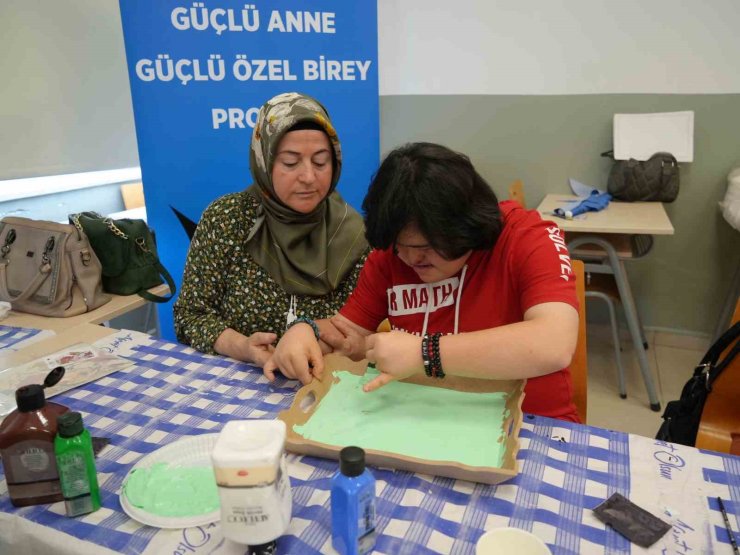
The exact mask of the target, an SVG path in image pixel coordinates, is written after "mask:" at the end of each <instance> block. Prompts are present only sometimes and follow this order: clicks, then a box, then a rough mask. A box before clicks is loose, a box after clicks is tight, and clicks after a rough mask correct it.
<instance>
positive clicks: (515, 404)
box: [278, 354, 526, 484]
mask: <svg viewBox="0 0 740 555" xmlns="http://www.w3.org/2000/svg"><path fill="white" fill-rule="evenodd" d="M325 364H326V366H325V376H324V379H323V380H322V381H318V380H314V381H313V382H312V383H310V384H308V385H305V386H303V387H302V388H301V389H299V390H298V393H296V396H295V399H294V400H293V404H292V405H291V406H290V408H289V409H288V410H286V411H282V412H281V413H280V414H279V415H278V418H279V419H280V420H282V421H283V422H285V424H286V427H287V438H286V443H285V446H286V449H287V450H288V451H290V452H293V453H298V454H301V455H312V456H316V457H324V458H329V459H335V460H338V459H339V451H340V450H341V449H342V447H344V446H343V445H329V444H327V443H320V442H317V441H313V440H309V439H305V438H304V437H303V436H301V435H298V434H297V433H296V432H295V431H294V428H293V427H294V426H296V425H302V424H305V423H306V422H307V421H308V420H309V419H310V418H311V416H313V414H314V412H315V411H316V409H317V407H318V405H319V403H320V402H321V399H323V398H324V396H325V395H326V394H327V393H328V392H329V389H330V388H331V386H332V385H333V384H334V383H336V382H337V381H338V378H335V377H334V375H333V373H334V372H338V371H341V370H346V371H349V372H352V373H353V374H356V375H363V374H364V373H365V369H366V368H367V361H364V360H363V361H359V362H353V361H351V360H349V359H348V358H345V357H340V356H338V355H333V354H332V355H328V356H327V357H326V358H325ZM403 381H404V382H407V383H414V384H418V385H423V386H427V387H441V388H447V389H453V390H457V391H467V392H482V393H492V392H504V393H506V394H507V399H506V408H507V409H508V412H509V418H507V419H506V421H505V422H504V425H503V429H504V439H503V441H504V442H505V451H504V457H503V461H502V464H501V467H487V466H469V465H466V464H462V463H459V462H456V461H430V460H425V459H419V458H415V457H409V456H406V455H401V454H399V453H391V452H388V451H378V450H374V449H368V450H366V451H365V456H366V460H367V462H368V463H369V464H372V465H375V466H381V467H387V468H395V469H399V470H409V471H412V472H420V473H424V474H433V475H437V476H446V477H449V478H455V479H459V480H470V481H472V482H482V483H484V484H498V483H500V482H503V481H505V480H508V479H510V478H513V477H514V476H516V475H517V473H518V472H519V466H518V463H517V460H516V456H517V453H518V451H519V430H520V429H521V426H522V400H523V399H524V384H525V383H526V380H478V379H472V378H460V377H456V376H448V377H446V378H445V379H443V380H437V379H431V378H427V377H426V376H415V377H413V378H409V379H406V380H403Z"/></svg>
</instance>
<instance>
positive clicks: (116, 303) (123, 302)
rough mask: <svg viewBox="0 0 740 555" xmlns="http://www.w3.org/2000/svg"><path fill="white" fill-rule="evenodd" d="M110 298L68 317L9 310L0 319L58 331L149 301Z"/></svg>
mask: <svg viewBox="0 0 740 555" xmlns="http://www.w3.org/2000/svg"><path fill="white" fill-rule="evenodd" d="M169 290H170V289H169V287H167V285H166V284H164V283H163V284H161V285H158V286H157V287H152V288H151V289H150V290H149V292H150V293H154V294H155V295H166V294H168V293H169ZM111 297H112V299H111V300H110V301H109V302H107V303H105V304H104V305H103V306H101V307H98V308H96V309H95V310H92V311H90V312H85V313H84V314H80V315H78V316H71V317H69V318H49V317H48V316H38V315H36V314H26V313H25V312H17V311H15V310H11V311H10V313H9V314H8V316H7V317H6V318H5V319H4V320H2V323H3V324H4V325H6V326H18V327H21V328H36V329H42V330H52V331H55V332H60V331H64V330H68V329H71V328H74V327H77V326H79V325H82V324H102V323H103V322H107V321H108V320H111V319H112V318H115V317H116V316H121V315H122V314H126V313H127V312H131V311H132V310H136V309H137V308H139V307H141V306H144V305H145V304H147V303H148V302H149V301H147V300H146V299H142V298H141V297H139V295H127V296H121V295H111Z"/></svg>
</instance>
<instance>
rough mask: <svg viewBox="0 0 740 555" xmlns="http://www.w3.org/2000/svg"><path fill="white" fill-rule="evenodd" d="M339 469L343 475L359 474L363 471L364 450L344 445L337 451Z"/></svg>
mask: <svg viewBox="0 0 740 555" xmlns="http://www.w3.org/2000/svg"><path fill="white" fill-rule="evenodd" d="M339 471H340V472H341V473H342V474H344V475H345V476H350V477H352V476H359V475H360V474H362V473H363V472H364V471H365V451H363V450H362V449H361V448H360V447H345V448H344V449H342V450H341V451H340V452H339Z"/></svg>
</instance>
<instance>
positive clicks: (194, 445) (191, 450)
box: [118, 434, 221, 528]
mask: <svg viewBox="0 0 740 555" xmlns="http://www.w3.org/2000/svg"><path fill="white" fill-rule="evenodd" d="M216 439H218V434H203V435H199V436H193V437H186V438H182V439H179V440H177V441H175V442H173V443H170V444H169V445H165V446H163V447H160V448H159V449H157V450H156V451H153V452H151V453H149V454H148V455H146V456H145V457H144V458H142V459H141V460H140V461H139V462H137V463H136V464H135V465H134V466H133V467H131V470H129V472H128V474H126V478H124V480H123V485H122V486H121V491H120V492H119V494H118V499H119V500H120V502H121V507H122V508H123V511H124V512H125V513H126V514H127V515H128V516H130V517H131V518H133V519H134V520H138V521H139V522H141V523H142V524H147V525H149V526H155V527H157V528H189V527H191V526H204V525H206V524H210V523H211V522H218V521H219V520H220V519H221V511H220V510H216V511H211V512H209V513H203V514H202V515H194V516H182V517H168V516H160V515H155V514H152V513H149V512H147V511H145V510H143V509H140V508H139V507H135V506H134V505H133V504H132V503H131V502H129V500H128V498H127V497H126V487H125V486H126V482H127V481H128V479H129V478H130V477H131V473H132V472H133V471H134V470H138V469H140V468H149V467H151V466H153V465H155V464H157V463H167V464H169V465H170V466H181V467H198V466H209V467H210V466H211V451H213V447H214V446H215V445H216ZM213 481H214V482H215V481H216V478H215V477H214V478H213Z"/></svg>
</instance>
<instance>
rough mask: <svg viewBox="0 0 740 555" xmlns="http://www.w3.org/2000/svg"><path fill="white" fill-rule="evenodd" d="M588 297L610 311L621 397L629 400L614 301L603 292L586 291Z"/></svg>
mask: <svg viewBox="0 0 740 555" xmlns="http://www.w3.org/2000/svg"><path fill="white" fill-rule="evenodd" d="M586 297H591V298H596V299H601V300H602V301H604V302H605V303H606V306H607V308H608V309H609V321H610V323H611V328H612V344H613V345H614V359H615V360H616V361H617V381H618V383H619V396H620V397H621V398H622V399H626V398H627V386H626V384H625V380H624V366H622V347H621V345H620V343H619V327H618V326H617V311H616V310H615V309H614V301H612V299H611V297H609V295H607V294H606V293H602V292H601V291H586Z"/></svg>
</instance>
